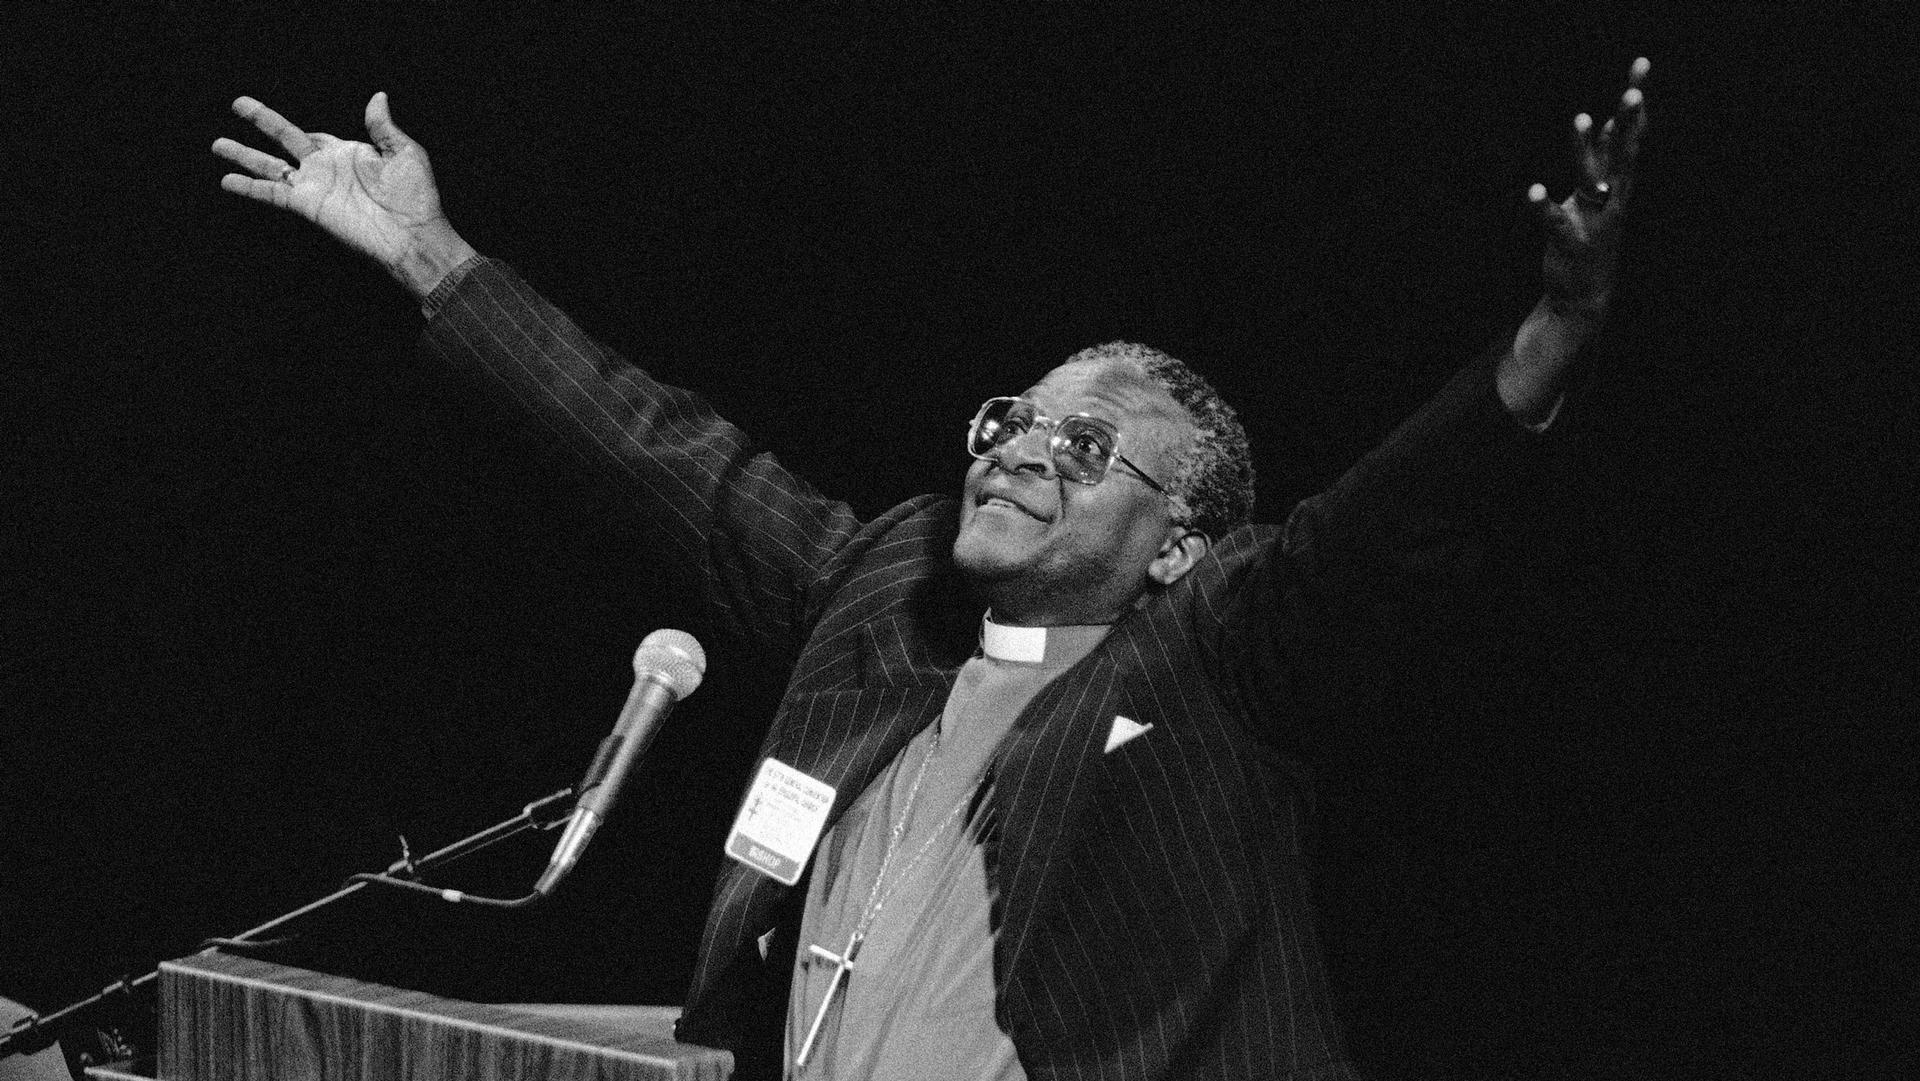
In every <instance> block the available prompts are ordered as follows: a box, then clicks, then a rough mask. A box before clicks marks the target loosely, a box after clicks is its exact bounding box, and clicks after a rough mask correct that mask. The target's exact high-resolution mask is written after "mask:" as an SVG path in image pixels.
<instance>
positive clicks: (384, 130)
mask: <svg viewBox="0 0 1920 1081" xmlns="http://www.w3.org/2000/svg"><path fill="white" fill-rule="evenodd" d="M367 135H368V137H369V138H371V139H372V140H373V145H374V146H377V147H379V148H380V153H382V154H391V153H393V152H394V151H396V150H398V149H400V148H401V147H402V146H404V145H406V144H407V143H408V142H410V141H411V140H409V139H408V138H407V136H406V134H405V133H404V132H402V131H401V130H400V128H399V126H398V125H396V124H395V123H394V122H393V114H391V113H389V112H388V111H387V92H386V91H384V90H382V91H380V92H379V93H377V94H375V95H373V97H371V98H368V99H367Z"/></svg>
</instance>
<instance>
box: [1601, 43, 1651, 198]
mask: <svg viewBox="0 0 1920 1081" xmlns="http://www.w3.org/2000/svg"><path fill="white" fill-rule="evenodd" d="M1652 70H1653V65H1652V63H1650V62H1649V61H1648V60H1647V58H1646V57H1644V56H1643V57H1640V58H1639V59H1637V60H1635V61H1634V62H1633V67H1631V68H1630V69H1628V71H1627V90H1626V93H1624V94H1621V95H1620V108H1619V110H1618V111H1616V112H1615V113H1614V116H1613V119H1612V120H1611V121H1609V122H1608V123H1609V124H1611V125H1612V126H1613V127H1614V128H1615V129H1616V137H1615V139H1614V157H1615V160H1616V164H1618V165H1619V166H1621V167H1622V168H1623V169H1629V170H1630V169H1632V168H1633V163H1634V160H1635V159H1636V158H1638V157H1639V155H1640V137H1641V135H1643V134H1644V133H1645V132H1646V130H1647V95H1646V93H1645V92H1644V91H1642V90H1641V89H1640V83H1641V82H1642V81H1643V80H1645V79H1646V77H1647V73H1648V72H1649V71H1652Z"/></svg>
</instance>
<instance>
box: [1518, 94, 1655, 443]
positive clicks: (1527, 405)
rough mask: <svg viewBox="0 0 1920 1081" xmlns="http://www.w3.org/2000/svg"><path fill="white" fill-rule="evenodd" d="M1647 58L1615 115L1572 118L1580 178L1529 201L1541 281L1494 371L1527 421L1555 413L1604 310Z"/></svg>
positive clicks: (1636, 144) (1640, 129)
mask: <svg viewBox="0 0 1920 1081" xmlns="http://www.w3.org/2000/svg"><path fill="white" fill-rule="evenodd" d="M1651 68H1652V65H1651V64H1650V63H1648V61H1647V59H1646V57H1641V58H1639V59H1637V60H1635V61H1634V62H1633V66H1632V67H1631V68H1630V69H1629V70H1628V72H1627V89H1626V92H1625V93H1624V94H1622V95H1620V105H1619V107H1618V108H1617V109H1616V110H1615V112H1614V115H1613V118H1612V119H1610V120H1608V121H1607V122H1606V123H1605V124H1604V125H1601V126H1599V127H1598V128H1596V127H1595V126H1594V123H1593V118H1592V117H1590V116H1588V115H1587V114H1586V113H1581V114H1580V115H1579V116H1576V117H1574V118H1573V131H1574V138H1575V141H1576V144H1577V147H1576V153H1577V157H1578V164H1579V169H1580V176H1581V183H1580V186H1579V187H1578V188H1576V189H1575V190H1574V192H1573V194H1572V195H1570V196H1568V197H1567V198H1566V199H1565V200H1563V201H1561V202H1559V203H1557V204H1556V203H1554V202H1551V201H1550V200H1549V199H1548V198H1547V188H1546V185H1544V184H1535V185H1533V187H1532V188H1531V189H1530V190H1529V191H1528V192H1527V201H1528V202H1529V203H1530V204H1532V206H1533V208H1534V209H1535V211H1536V212H1538V214H1539V215H1540V220H1541V222H1542V223H1543V224H1544V225H1545V227H1546V233H1547V250H1546V256H1545V258H1544V259H1543V260H1542V263H1541V268H1542V279H1543V284H1544V285H1545V287H1546V291H1545V295H1543V296H1542V297H1541V298H1540V303H1539V304H1537V305H1535V306H1534V309H1533V311H1532V312H1531V313H1530V314H1529V315H1528V316H1527V318H1526V321H1525V322H1523V323H1522V324H1521V325H1520V331H1519V333H1518V334H1516V335H1515V336H1514V341H1513V351H1512V353H1511V354H1509V355H1508V356H1507V357H1506V359H1505V360H1503V361H1502V363H1501V365H1500V369H1499V371H1498V373H1497V374H1496V376H1495V380H1496V385H1497V386H1498V387H1499V390H1500V400H1501V401H1502V402H1503V403H1505V405H1506V407H1507V409H1508V411H1510V412H1511V413H1513V415H1514V416H1515V417H1517V418H1519V419H1520V420H1521V421H1523V422H1525V423H1529V424H1535V423H1539V422H1541V421H1544V420H1546V419H1547V418H1548V417H1550V416H1551V415H1552V413H1553V408H1554V405H1555V404H1556V403H1557V402H1558V401H1559V399H1560V394H1561V392H1562V391H1563V390H1564V389H1565V386H1566V377H1567V373H1568V371H1569V370H1570V369H1571V368H1572V367H1573V361H1574V358H1575V357H1576V356H1577V355H1578V354H1579V352H1580V348H1581V347H1582V346H1583V345H1585V344H1586V342H1587V340H1588V339H1589V338H1591V337H1592V336H1593V334H1594V332H1595V331H1597V330H1599V329H1600V324H1601V322H1603V321H1604V320H1605V318H1606V314H1607V306H1608V305H1609V304H1610V303H1611V302H1612V300H1613V287H1614V283H1615V280H1616V278H1617V275H1618V272H1619V264H1620V230H1621V227H1622V225H1623V223H1624V220H1625V217H1626V211H1627V204H1628V202H1630V201H1631V199H1632V196H1633V169H1634V163H1635V161H1636V160H1637V159H1638V158H1639V155H1640V137H1641V135H1642V134H1643V133H1645V131H1646V127H1647V108H1646V95H1645V94H1644V93H1642V91H1641V89H1640V83H1641V82H1642V81H1643V80H1644V79H1646V77H1647V72H1648V71H1649V70H1651Z"/></svg>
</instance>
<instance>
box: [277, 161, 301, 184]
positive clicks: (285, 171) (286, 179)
mask: <svg viewBox="0 0 1920 1081" xmlns="http://www.w3.org/2000/svg"><path fill="white" fill-rule="evenodd" d="M298 171H299V170H297V169H295V168H294V167H293V166H291V165H286V164H282V165H281V166H280V175H279V177H278V178H277V179H278V180H279V181H280V183H282V184H291V183H293V174H294V173H296V172H298Z"/></svg>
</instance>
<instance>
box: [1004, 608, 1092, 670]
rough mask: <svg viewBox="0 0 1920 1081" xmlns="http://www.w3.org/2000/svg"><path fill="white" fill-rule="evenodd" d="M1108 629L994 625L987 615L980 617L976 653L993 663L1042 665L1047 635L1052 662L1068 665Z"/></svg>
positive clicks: (1044, 657)
mask: <svg viewBox="0 0 1920 1081" xmlns="http://www.w3.org/2000/svg"><path fill="white" fill-rule="evenodd" d="M1112 629H1113V628H1112V627H1111V626H1108V625H1106V624H1100V625H1096V626H1085V627H1082V626H1073V627H1014V626H1009V625H1007V624H1005V623H995V622H994V621H993V613H992V612H988V613H987V614H986V615H984V616H982V617H981V618H980V650H981V652H983V653H985V654H986V655H987V656H989V657H991V658H993V659H994V660H996V661H1017V662H1019V663H1021V664H1044V663H1046V662H1047V661H1048V659H1049V658H1048V656H1047V639H1048V636H1049V634H1051V636H1052V637H1053V638H1054V639H1055V640H1056V641H1055V642H1054V646H1055V649H1054V651H1053V652H1054V654H1055V656H1054V657H1053V658H1052V659H1053V660H1054V661H1056V662H1058V661H1064V662H1066V663H1069V664H1071V663H1072V662H1073V661H1076V660H1079V659H1080V658H1081V657H1083V656H1085V655H1086V654H1087V652H1088V651H1089V650H1091V649H1092V648H1093V647H1094V646H1095V645H1097V644H1098V643H1099V641H1100V639H1102V638H1105V637H1106V636H1107V632H1108V631H1110V630H1112Z"/></svg>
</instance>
